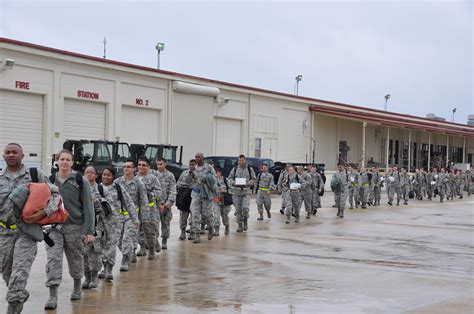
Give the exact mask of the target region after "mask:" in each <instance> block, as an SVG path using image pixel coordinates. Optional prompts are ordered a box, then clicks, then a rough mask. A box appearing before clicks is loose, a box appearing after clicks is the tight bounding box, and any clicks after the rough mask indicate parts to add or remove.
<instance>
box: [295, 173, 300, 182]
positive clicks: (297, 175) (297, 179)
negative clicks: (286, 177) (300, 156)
mask: <svg viewBox="0 0 474 314" xmlns="http://www.w3.org/2000/svg"><path fill="white" fill-rule="evenodd" d="M296 182H298V183H300V178H299V174H296Z"/></svg>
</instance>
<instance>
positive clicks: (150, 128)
mask: <svg viewBox="0 0 474 314" xmlns="http://www.w3.org/2000/svg"><path fill="white" fill-rule="evenodd" d="M159 122H160V111H159V110H152V109H145V108H138V107H131V106H122V131H121V136H120V139H121V140H122V141H124V142H127V143H133V144H160V123H159Z"/></svg>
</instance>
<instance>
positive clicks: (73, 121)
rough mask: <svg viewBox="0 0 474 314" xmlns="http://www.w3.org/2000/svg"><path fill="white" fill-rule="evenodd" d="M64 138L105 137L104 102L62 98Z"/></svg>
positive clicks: (89, 138)
mask: <svg viewBox="0 0 474 314" xmlns="http://www.w3.org/2000/svg"><path fill="white" fill-rule="evenodd" d="M63 121H64V140H101V139H105V104H100V103H94V102H88V101H79V100H72V99H65V100H64V120H63Z"/></svg>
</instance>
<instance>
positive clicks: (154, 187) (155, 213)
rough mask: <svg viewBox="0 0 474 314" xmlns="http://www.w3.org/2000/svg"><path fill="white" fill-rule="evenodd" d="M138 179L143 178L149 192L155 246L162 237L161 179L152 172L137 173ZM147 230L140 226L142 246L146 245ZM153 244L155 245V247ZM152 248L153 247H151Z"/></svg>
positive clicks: (139, 240)
mask: <svg viewBox="0 0 474 314" xmlns="http://www.w3.org/2000/svg"><path fill="white" fill-rule="evenodd" d="M135 177H136V178H137V179H139V180H141V181H142V182H143V184H144V185H145V190H146V193H147V198H148V206H149V208H150V219H151V226H152V228H153V231H154V234H155V241H154V243H155V246H159V241H158V239H159V237H160V213H159V209H158V206H159V204H160V197H161V184H160V180H159V179H158V178H157V177H156V176H154V175H153V174H151V173H148V174H147V175H145V176H141V175H139V174H137V175H136V176H135ZM145 243H146V241H145V231H144V229H143V228H140V232H139V235H138V244H140V248H143V247H145ZM155 246H153V247H155ZM149 249H151V247H149Z"/></svg>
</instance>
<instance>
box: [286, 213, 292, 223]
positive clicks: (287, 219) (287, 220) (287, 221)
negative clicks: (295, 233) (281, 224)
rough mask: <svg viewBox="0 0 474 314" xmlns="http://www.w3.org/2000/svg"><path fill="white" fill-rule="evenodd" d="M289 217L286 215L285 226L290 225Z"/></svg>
mask: <svg viewBox="0 0 474 314" xmlns="http://www.w3.org/2000/svg"><path fill="white" fill-rule="evenodd" d="M290 217H291V216H290V215H286V221H285V223H286V224H287V225H289V224H290Z"/></svg>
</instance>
